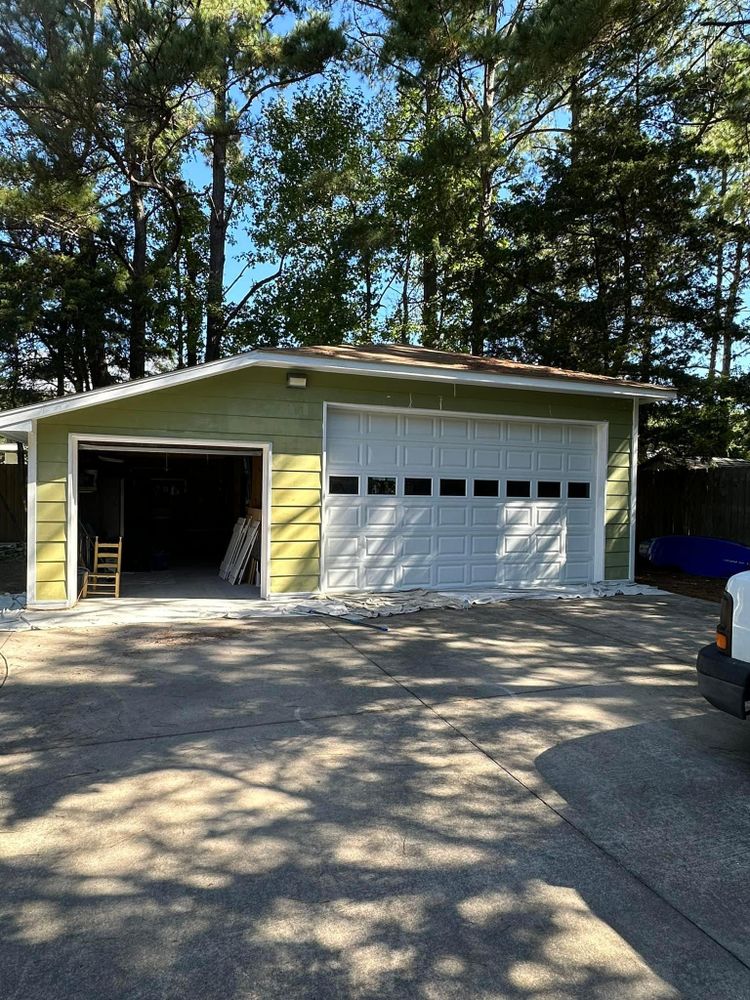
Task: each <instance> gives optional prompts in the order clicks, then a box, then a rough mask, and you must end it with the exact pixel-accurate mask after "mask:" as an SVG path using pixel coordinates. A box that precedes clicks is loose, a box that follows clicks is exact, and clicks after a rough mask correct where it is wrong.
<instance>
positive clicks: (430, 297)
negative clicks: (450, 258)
mask: <svg viewBox="0 0 750 1000" xmlns="http://www.w3.org/2000/svg"><path fill="white" fill-rule="evenodd" d="M437 87H438V83H437V78H436V76H435V73H434V72H432V73H428V74H427V75H426V80H425V84H424V126H425V131H426V132H427V133H429V132H430V130H431V128H432V127H433V125H434V124H435V123H434V122H433V115H434V112H435V94H436V92H437ZM437 247H438V238H437V236H436V235H435V234H434V233H433V234H432V235H431V237H430V240H429V242H428V243H427V246H425V248H424V254H423V257H422V330H423V333H422V342H423V343H424V344H425V346H426V347H437V346H438V328H437V327H438V252H437Z"/></svg>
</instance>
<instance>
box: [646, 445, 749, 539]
mask: <svg viewBox="0 0 750 1000" xmlns="http://www.w3.org/2000/svg"><path fill="white" fill-rule="evenodd" d="M636 509H637V515H636V534H637V538H638V542H639V543H640V542H643V541H645V540H646V539H648V538H656V537H658V536H659V535H708V536H709V537H711V538H724V539H726V540H727V541H731V542H741V543H742V544H743V545H750V462H748V463H737V464H735V465H727V466H723V465H719V466H715V467H714V466H711V467H705V466H701V467H697V468H684V467H683V468H671V469H649V468H644V469H641V470H639V472H638V505H637V508H636Z"/></svg>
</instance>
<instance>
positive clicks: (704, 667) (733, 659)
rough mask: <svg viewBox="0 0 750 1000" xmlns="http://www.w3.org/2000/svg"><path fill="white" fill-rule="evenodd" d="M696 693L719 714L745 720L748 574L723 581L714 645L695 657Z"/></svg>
mask: <svg viewBox="0 0 750 1000" xmlns="http://www.w3.org/2000/svg"><path fill="white" fill-rule="evenodd" d="M697 666H698V690H699V691H700V693H701V694H702V695H703V697H704V698H705V699H706V700H707V701H710V702H711V704H712V705H715V706H716V708H720V709H721V710H722V711H723V712H728V713H729V714H730V715H735V716H737V718H738V719H746V718H747V715H748V710H750V572H747V573H738V574H737V575H736V576H732V577H730V578H729V580H728V581H727V589H726V590H725V591H724V596H723V597H722V599H721V610H720V611H719V624H718V625H717V627H716V641H715V642H712V643H711V645H710V646H704V647H703V649H702V650H701V651H700V653H698V663H697Z"/></svg>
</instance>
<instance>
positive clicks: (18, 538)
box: [0, 465, 26, 542]
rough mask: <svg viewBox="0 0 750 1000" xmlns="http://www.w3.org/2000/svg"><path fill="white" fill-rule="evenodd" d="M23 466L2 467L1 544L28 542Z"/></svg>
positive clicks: (0, 469) (0, 486) (0, 485)
mask: <svg viewBox="0 0 750 1000" xmlns="http://www.w3.org/2000/svg"><path fill="white" fill-rule="evenodd" d="M24 493H25V488H24V483H23V466H22V465H0V542H24V541H26V508H25V505H24Z"/></svg>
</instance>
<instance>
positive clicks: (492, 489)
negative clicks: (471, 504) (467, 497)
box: [474, 479, 499, 497]
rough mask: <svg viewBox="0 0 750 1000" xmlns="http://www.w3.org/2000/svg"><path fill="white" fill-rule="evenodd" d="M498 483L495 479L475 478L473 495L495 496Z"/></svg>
mask: <svg viewBox="0 0 750 1000" xmlns="http://www.w3.org/2000/svg"><path fill="white" fill-rule="evenodd" d="M498 485H499V484H498V481H497V479H475V480H474V496H475V497H496V496H497V495H498Z"/></svg>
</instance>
